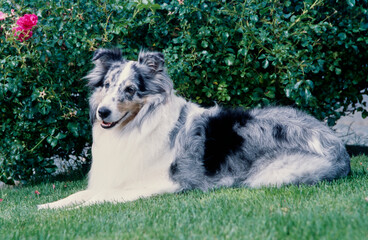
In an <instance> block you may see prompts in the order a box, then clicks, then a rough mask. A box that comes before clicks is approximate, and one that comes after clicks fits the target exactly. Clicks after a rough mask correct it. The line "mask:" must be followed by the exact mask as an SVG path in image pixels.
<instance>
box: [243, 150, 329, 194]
mask: <svg viewBox="0 0 368 240" xmlns="http://www.w3.org/2000/svg"><path fill="white" fill-rule="evenodd" d="M261 162H263V163H261V164H258V166H253V169H252V170H251V172H250V174H249V176H248V178H247V179H246V180H245V182H244V185H246V186H249V187H255V188H257V187H262V186H277V187H280V186H282V185H287V184H303V183H304V184H314V183H317V182H318V181H321V180H323V179H329V177H328V176H329V175H330V174H331V171H332V170H331V169H332V164H331V162H330V161H328V160H327V159H326V158H324V157H322V156H318V155H316V154H306V153H295V154H280V155H279V156H277V157H276V158H274V159H263V161H261Z"/></svg>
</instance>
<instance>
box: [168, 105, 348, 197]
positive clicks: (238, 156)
mask: <svg viewBox="0 0 368 240" xmlns="http://www.w3.org/2000/svg"><path fill="white" fill-rule="evenodd" d="M194 118H195V119H194V120H192V121H191V122H192V124H191V125H186V126H185V128H183V129H182V131H181V132H179V134H178V138H180V141H179V142H180V143H181V145H180V146H177V157H176V160H175V162H174V163H173V164H172V167H171V176H172V178H173V179H174V180H175V181H177V182H178V183H180V184H181V186H182V187H183V189H190V188H201V189H203V190H206V189H209V188H213V187H218V186H231V185H237V186H239V185H245V186H250V187H260V186H281V185H284V184H302V183H305V184H314V183H317V182H318V181H321V180H332V179H335V178H338V177H343V176H346V175H347V174H348V173H349V171H350V158H349V156H348V154H347V152H346V150H345V147H344V145H343V143H342V142H341V141H340V140H339V139H338V138H337V137H336V136H335V135H334V133H333V132H332V131H331V130H330V129H329V128H328V127H327V126H325V125H324V124H323V123H321V122H319V121H318V120H316V119H315V118H313V117H311V116H309V115H307V114H305V113H303V112H301V111H298V110H295V109H293V108H287V107H269V108H264V109H253V110H250V111H243V110H225V109H221V108H216V109H210V110H208V111H207V112H205V113H204V114H202V115H200V116H196V117H194ZM194 172H195V173H194Z"/></svg>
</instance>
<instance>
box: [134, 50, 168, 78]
mask: <svg viewBox="0 0 368 240" xmlns="http://www.w3.org/2000/svg"><path fill="white" fill-rule="evenodd" d="M138 62H139V63H140V64H143V65H146V66H148V67H149V68H150V70H151V72H153V73H158V72H162V71H163V70H164V65H165V57H164V55H163V54H162V53H160V52H146V51H141V52H140V53H139V56H138Z"/></svg>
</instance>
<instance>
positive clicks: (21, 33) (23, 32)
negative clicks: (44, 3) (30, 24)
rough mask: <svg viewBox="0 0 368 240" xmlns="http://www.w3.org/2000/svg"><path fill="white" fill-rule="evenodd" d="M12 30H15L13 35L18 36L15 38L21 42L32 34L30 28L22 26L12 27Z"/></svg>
mask: <svg viewBox="0 0 368 240" xmlns="http://www.w3.org/2000/svg"><path fill="white" fill-rule="evenodd" d="M13 31H15V33H14V37H18V38H17V40H19V41H21V42H23V41H27V40H28V39H29V38H30V37H32V34H33V32H32V31H31V29H24V28H22V27H16V28H13Z"/></svg>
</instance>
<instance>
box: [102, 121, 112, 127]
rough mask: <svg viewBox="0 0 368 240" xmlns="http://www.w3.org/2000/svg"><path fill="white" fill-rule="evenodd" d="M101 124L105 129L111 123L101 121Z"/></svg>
mask: <svg viewBox="0 0 368 240" xmlns="http://www.w3.org/2000/svg"><path fill="white" fill-rule="evenodd" d="M102 124H103V125H104V126H105V127H110V126H111V125H112V123H109V122H105V121H102Z"/></svg>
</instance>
